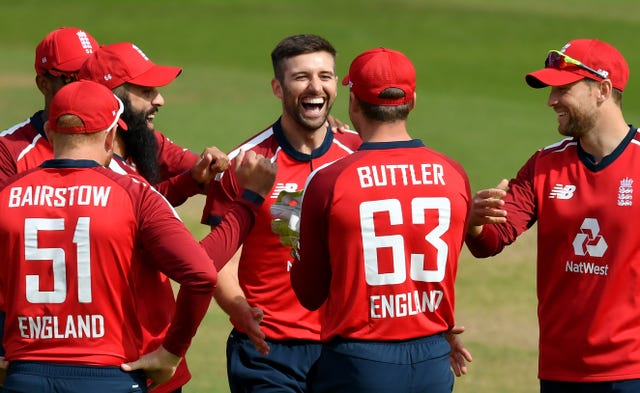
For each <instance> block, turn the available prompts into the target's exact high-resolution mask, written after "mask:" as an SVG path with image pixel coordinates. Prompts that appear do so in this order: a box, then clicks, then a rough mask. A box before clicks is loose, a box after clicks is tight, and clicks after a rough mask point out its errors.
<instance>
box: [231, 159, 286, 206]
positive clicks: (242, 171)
mask: <svg viewBox="0 0 640 393" xmlns="http://www.w3.org/2000/svg"><path fill="white" fill-rule="evenodd" d="M234 165H235V168H236V169H235V174H236V178H237V179H238V183H239V184H240V187H242V188H246V189H247V190H251V191H253V192H256V193H258V194H260V195H261V196H262V197H263V198H266V197H267V195H269V192H271V188H273V183H275V181H276V173H277V172H278V165H277V164H276V163H273V162H271V160H269V159H267V158H265V157H264V156H263V155H262V154H256V152H254V151H251V150H249V151H247V152H245V151H241V152H240V153H239V154H238V155H237V156H236V158H235V159H234Z"/></svg>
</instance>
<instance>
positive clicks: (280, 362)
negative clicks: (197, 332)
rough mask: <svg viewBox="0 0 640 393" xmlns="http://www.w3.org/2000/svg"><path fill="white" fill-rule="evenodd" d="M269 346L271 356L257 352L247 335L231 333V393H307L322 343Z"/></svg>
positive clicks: (295, 341) (229, 374)
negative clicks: (308, 380)
mask: <svg viewBox="0 0 640 393" xmlns="http://www.w3.org/2000/svg"><path fill="white" fill-rule="evenodd" d="M267 342H268V343H269V347H270V350H269V355H267V356H264V355H262V354H261V353H260V352H258V351H257V350H256V349H255V347H254V346H253V343H252V342H251V340H250V339H249V337H247V335H246V334H243V333H240V332H238V331H237V330H235V329H234V330H232V331H231V334H229V338H228V340H227V377H228V378H229V388H230V390H231V393H249V392H251V393H258V392H259V393H307V392H308V389H307V374H308V372H309V369H310V368H311V365H312V364H313V363H314V362H315V361H316V360H317V359H318V356H320V348H321V344H320V342H316V341H306V340H290V341H275V340H267Z"/></svg>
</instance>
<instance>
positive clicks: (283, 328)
mask: <svg viewBox="0 0 640 393" xmlns="http://www.w3.org/2000/svg"><path fill="white" fill-rule="evenodd" d="M361 143H362V140H361V139H360V137H359V136H358V135H357V134H356V133H355V132H348V133H344V134H333V133H332V132H331V131H327V136H326V137H325V140H324V143H323V144H322V146H320V147H319V148H318V149H316V150H315V151H314V152H313V153H312V154H311V155H308V154H302V153H300V152H298V151H296V150H295V149H294V148H293V147H292V146H291V145H290V144H289V142H288V141H287V140H286V138H285V137H284V135H283V133H282V128H281V125H280V121H277V122H276V123H275V124H273V125H272V126H271V127H269V128H267V129H266V130H264V131H262V132H261V133H259V134H257V135H256V136H254V137H253V138H251V139H249V140H248V141H246V142H244V143H243V144H242V145H240V146H239V147H238V148H237V149H236V150H234V151H232V152H231V153H230V154H229V158H233V157H234V156H235V155H237V153H238V152H239V151H240V150H241V149H242V150H253V151H255V152H256V153H258V154H262V155H264V156H265V157H267V158H270V159H271V160H272V161H273V162H276V163H277V164H278V173H277V175H276V181H275V185H274V188H273V190H272V192H271V193H270V195H269V196H268V197H267V198H266V200H265V203H264V204H263V205H262V208H261V209H260V212H259V213H258V217H257V218H256V223H255V225H254V227H253V229H252V230H251V232H250V233H249V235H248V236H247V238H246V239H245V242H244V245H243V249H242V256H241V258H240V265H239V269H238V277H239V280H240V286H241V287H242V290H243V291H244V294H245V296H246V298H247V301H248V302H249V304H250V305H251V306H254V307H260V308H261V309H262V310H263V311H264V319H263V320H262V323H261V328H262V330H263V331H264V332H265V334H266V336H267V337H268V338H270V339H275V340H287V339H305V340H315V341H318V340H319V339H320V336H319V334H320V325H319V320H318V315H317V313H314V312H310V311H309V310H306V309H305V308H303V307H302V306H301V305H300V304H299V302H298V301H297V299H296V297H295V294H294V293H293V291H292V289H291V283H290V279H289V270H290V268H291V263H292V258H291V255H290V250H291V249H290V248H288V247H284V246H282V244H281V243H280V239H279V238H278V236H276V235H275V234H274V233H273V232H272V231H271V221H272V220H273V218H272V217H271V213H270V207H271V205H272V204H273V203H274V202H275V201H276V198H277V197H278V194H279V193H280V191H282V190H287V191H297V190H301V189H302V188H303V186H304V184H305V182H306V179H307V177H308V176H309V174H310V173H311V172H312V171H313V170H314V169H316V168H318V167H319V166H321V165H324V164H326V163H328V162H331V161H334V160H337V159H339V158H341V157H344V156H346V155H348V154H350V153H352V152H353V151H355V149H357V147H358V146H359V145H360V144H361ZM211 185H212V187H211V188H210V190H209V192H208V195H207V202H206V205H205V208H204V212H203V218H202V222H203V223H204V224H209V225H212V226H215V225H216V224H217V223H218V222H219V220H220V217H221V216H222V215H223V214H224V212H225V211H226V210H227V209H228V207H229V205H230V203H231V201H233V199H234V198H236V196H237V195H238V194H239V193H240V192H241V189H240V187H239V186H238V183H237V181H236V177H235V176H234V175H233V169H229V170H228V171H227V172H226V173H225V174H224V176H222V178H221V179H219V181H216V182H212V183H211ZM231 322H232V323H233V324H234V326H235V327H236V328H237V329H238V330H241V329H240V327H239V326H238V325H237V324H236V323H235V321H233V320H232V321H231ZM241 331H242V330H241Z"/></svg>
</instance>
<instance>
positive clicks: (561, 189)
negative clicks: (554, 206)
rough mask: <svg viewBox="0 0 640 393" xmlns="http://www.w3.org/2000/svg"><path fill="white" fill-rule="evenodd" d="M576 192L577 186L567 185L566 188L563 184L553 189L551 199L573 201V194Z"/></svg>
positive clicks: (550, 194)
mask: <svg viewBox="0 0 640 393" xmlns="http://www.w3.org/2000/svg"><path fill="white" fill-rule="evenodd" d="M575 190H576V186H574V185H573V184H567V185H566V186H564V185H562V184H556V185H555V186H553V189H551V192H550V193H549V199H555V198H557V199H571V198H572V197H573V193H574V192H575Z"/></svg>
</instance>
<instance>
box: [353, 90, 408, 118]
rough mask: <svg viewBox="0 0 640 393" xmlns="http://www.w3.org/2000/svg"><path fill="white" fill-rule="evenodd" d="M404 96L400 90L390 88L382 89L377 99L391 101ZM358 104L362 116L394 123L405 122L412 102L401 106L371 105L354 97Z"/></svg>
mask: <svg viewBox="0 0 640 393" xmlns="http://www.w3.org/2000/svg"><path fill="white" fill-rule="evenodd" d="M405 96H406V95H405V93H404V91H403V90H402V89H397V88H395V87H390V88H388V89H384V90H383V91H381V92H380V94H378V97H379V98H388V99H392V100H397V99H399V98H404V97H405ZM356 99H357V100H358V103H359V104H360V108H361V109H362V112H363V113H364V115H365V116H366V117H367V118H369V119H371V120H377V121H384V122H387V121H396V120H406V119H407V117H408V116H409V112H411V104H412V103H413V100H412V101H410V102H408V103H406V104H401V105H392V106H386V105H372V104H369V103H366V102H364V101H362V100H361V99H359V98H358V97H356Z"/></svg>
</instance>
